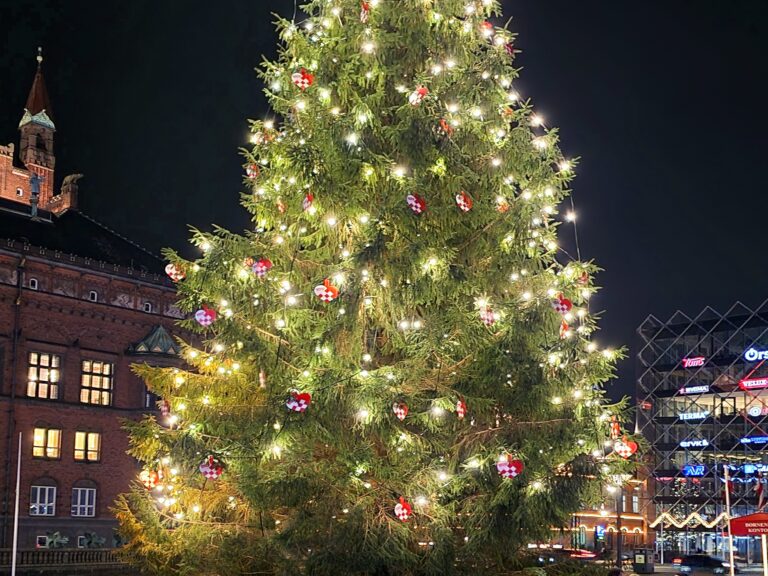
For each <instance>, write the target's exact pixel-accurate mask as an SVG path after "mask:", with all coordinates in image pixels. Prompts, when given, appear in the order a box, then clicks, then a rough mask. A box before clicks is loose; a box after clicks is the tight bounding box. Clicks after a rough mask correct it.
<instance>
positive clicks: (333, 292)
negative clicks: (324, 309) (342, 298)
mask: <svg viewBox="0 0 768 576" xmlns="http://www.w3.org/2000/svg"><path fill="white" fill-rule="evenodd" d="M315 296H317V297H318V298H320V300H322V301H323V302H333V301H334V300H336V298H338V297H339V289H338V288H336V286H334V285H333V284H331V281H330V280H329V279H328V278H326V279H325V281H324V282H323V283H322V284H320V285H319V286H315Z"/></svg>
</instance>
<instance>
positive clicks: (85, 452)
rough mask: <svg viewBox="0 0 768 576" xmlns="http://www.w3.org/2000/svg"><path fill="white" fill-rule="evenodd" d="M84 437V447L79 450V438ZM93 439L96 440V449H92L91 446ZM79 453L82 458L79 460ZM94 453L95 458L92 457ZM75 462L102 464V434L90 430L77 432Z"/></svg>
mask: <svg viewBox="0 0 768 576" xmlns="http://www.w3.org/2000/svg"><path fill="white" fill-rule="evenodd" d="M81 435H82V436H83V447H82V448H78V447H77V444H78V438H79V437H80V436H81ZM91 437H95V438H96V448H95V449H92V448H91V444H90V439H91ZM78 453H80V455H81V457H80V458H78ZM92 453H95V457H91V455H92ZM73 458H74V459H75V462H101V432H93V431H90V430H76V431H75V449H74V453H73Z"/></svg>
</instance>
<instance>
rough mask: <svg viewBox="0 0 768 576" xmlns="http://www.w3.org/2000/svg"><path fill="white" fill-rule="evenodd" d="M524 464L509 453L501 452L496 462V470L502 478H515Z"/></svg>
mask: <svg viewBox="0 0 768 576" xmlns="http://www.w3.org/2000/svg"><path fill="white" fill-rule="evenodd" d="M524 468H525V466H524V465H523V462H522V461H521V460H515V459H514V458H512V455H511V454H502V455H501V457H500V458H499V461H498V462H496V470H498V472H499V474H501V476H502V477H504V478H515V477H516V476H518V475H519V474H520V473H521V472H522V471H523V469H524Z"/></svg>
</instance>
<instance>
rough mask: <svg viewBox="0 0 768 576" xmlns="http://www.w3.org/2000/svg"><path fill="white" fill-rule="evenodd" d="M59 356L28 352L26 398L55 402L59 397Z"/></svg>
mask: <svg viewBox="0 0 768 576" xmlns="http://www.w3.org/2000/svg"><path fill="white" fill-rule="evenodd" d="M60 365H61V356H59V355H58V354H48V353H47V352H30V353H29V364H28V368H27V396H31V397H32V398H46V399H47V400H56V399H57V398H58V397H59V380H60V379H61V370H60V368H59V366H60Z"/></svg>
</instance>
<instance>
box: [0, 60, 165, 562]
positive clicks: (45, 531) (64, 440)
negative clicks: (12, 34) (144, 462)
mask: <svg viewBox="0 0 768 576" xmlns="http://www.w3.org/2000/svg"><path fill="white" fill-rule="evenodd" d="M41 61H42V58H40V57H38V68H37V73H36V74H35V77H34V82H33V85H32V89H31V91H30V95H29V98H28V100H27V105H26V108H25V110H24V113H23V116H22V119H21V123H20V125H19V130H20V132H21V137H20V146H19V147H18V149H16V147H15V146H13V145H8V146H0V458H2V470H3V473H2V475H0V548H8V547H10V545H11V534H12V527H13V515H14V495H15V485H16V469H17V463H18V459H17V449H18V442H19V437H21V484H20V485H21V490H20V511H21V513H20V530H19V546H20V548H22V549H24V548H32V547H36V546H37V547H41V546H59V545H65V546H67V547H75V546H79V547H98V546H104V547H110V546H112V545H113V543H114V535H113V530H114V528H115V521H114V519H113V517H112V515H111V513H110V507H111V505H112V503H113V502H114V500H115V497H116V496H117V495H118V494H119V493H121V492H125V491H127V490H128V488H129V484H130V481H131V480H132V479H134V478H136V475H137V471H138V470H137V465H136V463H135V461H134V460H133V459H132V458H131V457H129V456H128V455H127V454H126V449H127V448H128V439H127V437H126V435H125V433H124V432H123V431H122V430H121V421H122V420H123V419H137V418H140V417H142V415H143V414H145V413H146V412H148V411H155V410H156V409H157V399H156V398H153V397H152V396H151V395H149V394H147V392H146V390H145V387H144V385H143V383H142V382H141V381H140V380H139V379H138V378H137V377H136V376H135V375H134V374H133V373H132V371H131V365H132V364H134V363H142V362H148V363H150V364H154V365H172V366H175V365H177V364H178V363H179V358H178V355H179V347H178V344H177V342H176V341H175V339H174V336H175V335H179V330H178V329H177V328H176V326H175V321H176V319H177V318H179V317H180V314H179V312H178V310H177V308H176V307H175V303H174V302H175V291H174V289H173V286H172V284H171V283H170V281H169V280H168V279H167V277H166V276H165V274H164V273H163V263H162V261H161V260H160V259H159V258H158V257H156V256H155V255H153V254H151V253H149V252H147V251H146V250H144V249H142V248H141V247H140V246H138V245H137V244H135V243H133V242H131V241H129V240H127V239H126V238H123V237H122V236H120V235H119V234H117V233H116V232H114V231H112V230H110V229H108V228H107V227H105V226H104V225H102V224H100V223H98V222H97V221H95V220H94V219H92V218H90V217H88V216H87V215H85V214H83V213H82V212H81V211H80V210H78V202H77V200H78V198H77V192H78V185H77V184H78V183H77V180H78V179H79V176H80V175H73V176H68V177H66V178H64V179H63V181H62V183H61V187H60V188H59V189H58V191H57V192H54V190H55V183H56V180H55V172H54V168H55V156H54V149H53V143H54V133H55V125H54V123H53V119H52V114H51V111H50V104H49V102H48V96H47V93H46V90H45V83H44V79H43V74H42V68H41ZM17 150H18V154H17V153H16V151H17ZM65 540H67V542H66V544H65Z"/></svg>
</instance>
